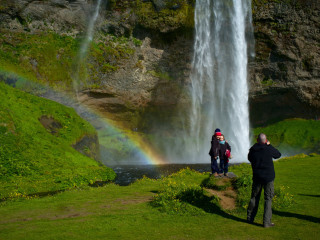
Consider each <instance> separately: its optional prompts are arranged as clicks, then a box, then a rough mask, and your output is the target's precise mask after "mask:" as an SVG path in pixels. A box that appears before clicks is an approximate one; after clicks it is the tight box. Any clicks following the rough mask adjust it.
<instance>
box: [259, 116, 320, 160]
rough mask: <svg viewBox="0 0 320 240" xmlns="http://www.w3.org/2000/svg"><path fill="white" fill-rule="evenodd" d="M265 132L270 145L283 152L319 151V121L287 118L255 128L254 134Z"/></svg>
mask: <svg viewBox="0 0 320 240" xmlns="http://www.w3.org/2000/svg"><path fill="white" fill-rule="evenodd" d="M261 132H263V133H265V134H266V135H267V137H268V139H269V140H270V141H271V143H272V145H273V146H275V147H277V148H279V150H280V151H281V152H282V153H285V154H298V153H301V152H307V153H310V152H318V153H320V121H318V120H305V119H288V120H284V121H280V122H277V123H275V124H272V125H269V126H267V127H264V128H255V129H254V135H255V136H257V135H258V134H259V133H261Z"/></svg>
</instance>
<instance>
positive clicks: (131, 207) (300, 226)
mask: <svg viewBox="0 0 320 240" xmlns="http://www.w3.org/2000/svg"><path fill="white" fill-rule="evenodd" d="M248 170H250V166H249V165H242V166H235V167H233V168H232V171H233V172H236V173H237V174H239V175H240V174H246V173H247V172H248ZM275 170H276V180H275V185H276V186H279V185H285V186H287V187H289V188H288V191H289V192H290V194H292V195H293V196H294V200H295V203H294V204H293V205H292V206H291V207H289V208H284V209H278V210H274V212H273V221H274V222H275V223H276V227H274V228H270V229H264V228H262V227H261V225H250V224H247V223H246V222H245V218H246V212H245V211H244V210H241V209H238V210H235V211H224V210H222V209H220V208H219V207H217V205H215V204H213V203H212V204H213V205H211V207H212V210H213V211H212V212H210V211H204V210H205V208H204V207H201V206H198V207H196V206H195V205H193V206H192V207H193V209H194V208H195V207H196V208H198V209H199V212H198V214H192V212H191V214H170V213H166V212H160V211H159V209H158V208H156V207H153V206H152V205H150V201H151V199H152V197H153V196H155V194H156V193H159V192H161V191H162V190H163V189H164V188H166V185H168V184H169V183H170V182H171V184H174V183H175V182H178V181H179V180H182V181H183V182H184V183H185V184H189V183H190V184H195V185H197V184H198V185H199V184H201V182H202V181H203V180H204V179H205V178H207V177H208V174H200V173H198V174H197V173H190V172H189V174H184V175H181V174H176V176H173V177H170V178H165V179H162V180H149V179H144V180H140V181H137V182H136V183H134V184H132V185H130V186H127V187H120V186H117V185H114V184H110V185H107V186H105V187H100V188H87V189H86V190H82V191H79V190H72V191H67V192H63V193H60V194H57V195H55V196H51V197H45V198H40V199H31V200H24V201H19V202H7V203H6V205H3V206H2V207H1V208H0V215H1V216H2V217H1V220H0V239H126V238H130V239H318V238H319V237H320V228H319V223H320V218H319V216H320V206H319V196H320V182H319V178H318V174H319V170H320V157H319V156H312V157H309V156H305V157H301V156H300V157H294V158H286V159H282V160H279V161H277V162H275ZM186 173H188V172H186ZM210 204H211V203H210ZM191 205H192V204H191ZM200 212H202V213H201V214H199V213H200ZM256 222H257V223H258V224H261V223H262V208H260V209H259V212H258V215H257V218H256Z"/></svg>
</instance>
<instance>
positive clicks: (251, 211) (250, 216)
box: [247, 181, 274, 225]
mask: <svg viewBox="0 0 320 240" xmlns="http://www.w3.org/2000/svg"><path fill="white" fill-rule="evenodd" d="M262 188H263V189H264V214H263V225H270V224H271V217H272V209H271V205H272V198H273V195H274V185H273V181H272V182H268V183H265V184H263V183H259V182H256V181H253V184H252V192H251V200H250V202H249V206H248V209H247V220H248V221H249V222H253V221H254V218H255V216H256V215H257V212H258V207H259V200H260V196H261V191H262Z"/></svg>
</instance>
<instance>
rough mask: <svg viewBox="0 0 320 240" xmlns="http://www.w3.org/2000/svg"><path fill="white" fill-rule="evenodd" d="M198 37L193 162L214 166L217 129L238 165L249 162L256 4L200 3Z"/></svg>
mask: <svg viewBox="0 0 320 240" xmlns="http://www.w3.org/2000/svg"><path fill="white" fill-rule="evenodd" d="M195 31H196V32H195V41H194V55H193V62H192V67H193V68H192V69H193V70H192V73H191V88H190V93H191V98H192V104H191V109H190V114H189V120H190V122H189V124H190V126H189V129H190V131H189V135H188V136H187V137H186V138H185V141H186V148H187V149H190V151H189V154H190V156H191V158H192V159H191V161H193V162H207V161H208V159H209V158H210V157H209V155H208V152H209V149H210V141H211V136H212V135H213V132H214V129H215V128H220V129H221V131H222V133H223V134H224V135H225V137H226V140H227V141H228V142H229V144H230V145H231V148H232V155H233V157H234V159H233V160H232V162H243V161H246V159H247V153H248V149H249V145H250V140H249V107H248V82H247V72H248V69H247V68H248V55H249V54H250V49H251V48H250V47H248V46H252V45H253V44H252V42H250V43H249V40H252V41H253V37H252V36H253V31H252V16H251V0H215V1H212V0H197V1H196V9H195ZM248 44H249V45H248Z"/></svg>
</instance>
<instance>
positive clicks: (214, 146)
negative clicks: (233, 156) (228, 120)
mask: <svg viewBox="0 0 320 240" xmlns="http://www.w3.org/2000/svg"><path fill="white" fill-rule="evenodd" d="M220 136H221V131H220V129H219V128H217V129H216V130H215V132H214V135H213V136H212V139H211V148H210V151H209V155H210V156H211V174H212V175H213V176H215V177H217V176H219V175H218V173H219V167H218V162H217V161H218V158H219V148H220V144H219V140H220Z"/></svg>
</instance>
